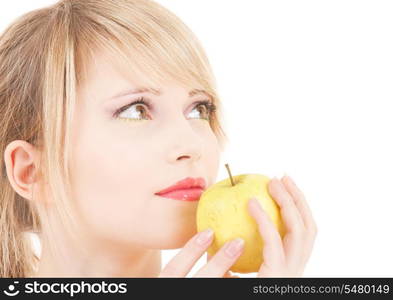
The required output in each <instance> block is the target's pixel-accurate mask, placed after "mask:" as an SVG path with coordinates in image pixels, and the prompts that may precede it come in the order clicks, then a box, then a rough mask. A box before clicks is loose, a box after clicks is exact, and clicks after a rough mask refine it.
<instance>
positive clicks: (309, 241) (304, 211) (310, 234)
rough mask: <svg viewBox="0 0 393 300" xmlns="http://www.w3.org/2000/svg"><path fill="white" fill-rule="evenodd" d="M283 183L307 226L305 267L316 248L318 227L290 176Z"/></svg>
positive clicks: (301, 193)
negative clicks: (313, 249)
mask: <svg viewBox="0 0 393 300" xmlns="http://www.w3.org/2000/svg"><path fill="white" fill-rule="evenodd" d="M281 181H282V182H283V184H284V185H285V186H286V188H287V190H288V191H289V193H290V194H291V195H292V198H293V199H294V201H295V204H296V206H297V207H298V209H299V212H300V214H301V216H302V219H303V222H304V224H305V228H306V231H307V235H306V237H305V242H304V244H305V245H304V250H303V251H304V257H303V265H305V264H306V262H307V260H308V258H309V256H310V255H311V251H312V248H313V246H314V241H315V237H316V235H317V225H316V223H315V221H314V218H313V216H312V213H311V209H310V207H309V205H308V204H307V201H306V198H305V196H304V194H303V192H302V191H301V190H300V189H299V187H298V186H297V185H296V184H295V182H294V181H293V179H292V178H291V177H290V176H288V175H286V176H284V177H283V178H282V179H281Z"/></svg>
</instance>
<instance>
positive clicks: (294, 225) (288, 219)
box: [268, 177, 304, 231]
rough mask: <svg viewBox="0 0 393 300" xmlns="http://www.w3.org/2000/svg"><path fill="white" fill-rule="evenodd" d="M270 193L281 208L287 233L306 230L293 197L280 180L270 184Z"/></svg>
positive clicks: (274, 180)
mask: <svg viewBox="0 0 393 300" xmlns="http://www.w3.org/2000/svg"><path fill="white" fill-rule="evenodd" d="M268 187H269V193H270V195H271V196H272V197H273V198H274V200H275V201H276V202H277V204H278V205H279V206H280V212H281V215H282V217H283V221H284V223H285V225H286V228H287V231H300V230H301V229H303V228H304V223H303V220H302V217H301V215H300V213H299V211H298V209H297V207H296V205H295V202H294V200H293V199H292V196H291V195H290V194H289V193H288V191H287V190H286V188H285V186H284V185H283V184H282V182H281V181H280V180H278V178H276V177H274V178H273V179H272V180H270V182H269V186H268Z"/></svg>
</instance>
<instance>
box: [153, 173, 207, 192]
mask: <svg viewBox="0 0 393 300" xmlns="http://www.w3.org/2000/svg"><path fill="white" fill-rule="evenodd" d="M192 188H200V189H202V190H204V189H205V188H206V182H205V179H203V178H202V177H198V178H194V177H187V178H185V179H183V180H180V181H178V182H176V183H175V184H174V185H171V186H169V187H167V188H165V189H163V190H161V191H159V192H157V193H156V195H162V194H166V193H169V192H172V191H176V190H186V189H192Z"/></svg>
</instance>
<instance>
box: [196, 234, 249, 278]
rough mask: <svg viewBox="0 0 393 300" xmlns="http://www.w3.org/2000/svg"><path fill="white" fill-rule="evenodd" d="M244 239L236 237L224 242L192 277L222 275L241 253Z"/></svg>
mask: <svg viewBox="0 0 393 300" xmlns="http://www.w3.org/2000/svg"><path fill="white" fill-rule="evenodd" d="M243 247H244V240H243V239H241V238H236V239H234V240H231V241H228V242H226V243H225V244H224V246H223V247H222V248H220V250H218V251H217V253H216V254H215V255H214V256H213V257H211V258H210V259H209V262H208V263H207V264H206V265H205V266H203V267H202V268H201V269H200V270H199V271H198V272H197V273H196V274H195V275H194V277H223V276H224V275H225V274H226V272H227V271H228V270H229V268H230V267H231V266H232V265H233V264H234V263H235V262H236V260H237V259H238V258H239V256H240V255H241V254H242V253H243Z"/></svg>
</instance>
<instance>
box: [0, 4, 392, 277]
mask: <svg viewBox="0 0 393 300" xmlns="http://www.w3.org/2000/svg"><path fill="white" fill-rule="evenodd" d="M54 2H55V1H50V0H46V1H44V0H35V1H28V0H25V1H23V0H13V1H10V2H9V1H7V2H6V1H2V2H1V4H0V29H1V30H3V29H4V28H5V27H6V26H7V25H8V23H9V22H11V20H13V19H14V18H15V17H16V16H19V15H20V14H22V13H24V12H27V11H29V10H32V9H35V8H39V7H42V6H44V5H48V4H52V3H54ZM158 2H159V3H161V4H163V5H164V6H166V7H167V8H169V9H170V10H172V11H173V12H175V13H176V14H177V15H178V16H179V17H180V18H182V19H183V21H184V22H185V23H186V24H188V25H189V26H190V27H191V29H192V30H193V31H194V32H195V33H196V35H197V36H198V38H199V39H200V40H201V41H202V44H203V46H204V47H205V49H206V51H207V53H208V56H209V59H210V61H211V63H212V65H213V69H214V71H215V74H216V77H217V80H218V85H219V92H220V94H221V96H222V101H223V106H224V114H225V119H224V120H225V123H224V128H225V129H226V131H227V134H228V136H229V138H230V144H229V145H228V148H227V151H226V152H225V154H224V156H223V158H222V166H221V167H220V172H219V176H218V178H217V180H218V181H219V180H222V179H224V178H227V174H226V169H225V167H224V163H229V164H230V166H231V170H232V174H233V175H237V174H243V173H260V174H264V175H267V176H269V177H272V176H279V177H281V176H283V175H284V173H287V174H288V175H290V176H292V177H293V178H294V180H295V182H296V183H297V184H298V186H300V187H301V189H302V190H303V192H304V193H305V194H306V197H307V199H308V202H309V204H310V206H311V208H312V210H313V213H314V216H315V219H316V222H317V224H318V227H319V235H318V237H317V240H316V244H315V247H314V252H313V254H312V256H311V258H310V260H309V264H308V266H307V268H306V270H305V273H304V276H308V277H328V276H332V277H361V276H370V277H376V276H393V259H392V253H393V242H392V228H393V218H392V214H393V204H392V203H393V191H392V187H393V184H392V180H393V176H392V169H393V168H392V167H393V159H392V153H393V144H392V141H391V140H392V135H393V134H392V132H393V119H392V117H391V116H392V112H393V106H392V100H393V86H392V82H393V38H392V33H393V32H392V31H393V18H392V16H393V2H392V1H375V0H370V1H361V0H353V1H345V0H329V1H316V0H310V1H293V0H291V1H260V0H242V1H208V0H205V1H201V0H186V1H184V0H159V1H158ZM178 251H179V250H178V249H177V250H165V251H163V265H165V264H166V263H167V262H168V261H169V260H170V259H171V258H172V257H173V255H174V254H176V253H177V252H178ZM205 260H206V257H205V256H204V257H203V258H201V259H200V260H199V261H198V263H197V264H196V265H195V267H194V268H193V270H192V271H191V272H190V274H189V276H192V274H193V273H195V272H196V271H197V269H199V268H200V267H201V266H202V265H203V264H204V263H205ZM241 276H252V277H254V276H255V274H247V275H241Z"/></svg>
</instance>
